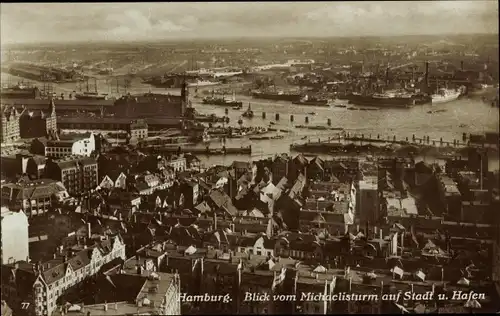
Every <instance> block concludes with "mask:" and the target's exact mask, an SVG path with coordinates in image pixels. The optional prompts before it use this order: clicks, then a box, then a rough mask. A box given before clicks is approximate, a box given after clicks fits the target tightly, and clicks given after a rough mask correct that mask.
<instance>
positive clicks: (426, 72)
mask: <svg viewBox="0 0 500 316" xmlns="http://www.w3.org/2000/svg"><path fill="white" fill-rule="evenodd" d="M428 87H429V62H426V63H425V88H426V89H427V88H428Z"/></svg>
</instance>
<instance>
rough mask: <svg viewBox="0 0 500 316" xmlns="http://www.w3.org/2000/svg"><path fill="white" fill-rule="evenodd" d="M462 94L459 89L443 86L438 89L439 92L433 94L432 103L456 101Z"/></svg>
mask: <svg viewBox="0 0 500 316" xmlns="http://www.w3.org/2000/svg"><path fill="white" fill-rule="evenodd" d="M460 95H461V92H460V91H459V90H451V89H445V88H441V89H439V90H438V91H437V93H435V94H433V95H432V96H431V98H432V104H439V103H446V102H451V101H455V100H456V99H458V98H459V97H460Z"/></svg>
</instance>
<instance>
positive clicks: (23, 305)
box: [21, 302, 30, 309]
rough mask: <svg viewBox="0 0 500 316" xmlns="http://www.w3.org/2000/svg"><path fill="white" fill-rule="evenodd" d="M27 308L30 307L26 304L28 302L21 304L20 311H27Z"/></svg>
mask: <svg viewBox="0 0 500 316" xmlns="http://www.w3.org/2000/svg"><path fill="white" fill-rule="evenodd" d="M28 307H30V303H28V302H22V303H21V309H28Z"/></svg>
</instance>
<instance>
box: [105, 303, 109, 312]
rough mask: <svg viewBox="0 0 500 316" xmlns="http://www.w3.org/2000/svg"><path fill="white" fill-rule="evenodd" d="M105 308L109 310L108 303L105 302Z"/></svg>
mask: <svg viewBox="0 0 500 316" xmlns="http://www.w3.org/2000/svg"><path fill="white" fill-rule="evenodd" d="M104 310H105V311H107V310H108V303H104Z"/></svg>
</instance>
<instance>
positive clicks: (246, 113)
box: [242, 103, 253, 118]
mask: <svg viewBox="0 0 500 316" xmlns="http://www.w3.org/2000/svg"><path fill="white" fill-rule="evenodd" d="M242 116H243V117H247V118H252V117H253V111H252V108H251V106H250V103H248V109H247V110H246V111H245V112H244V113H243V114H242Z"/></svg>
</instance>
